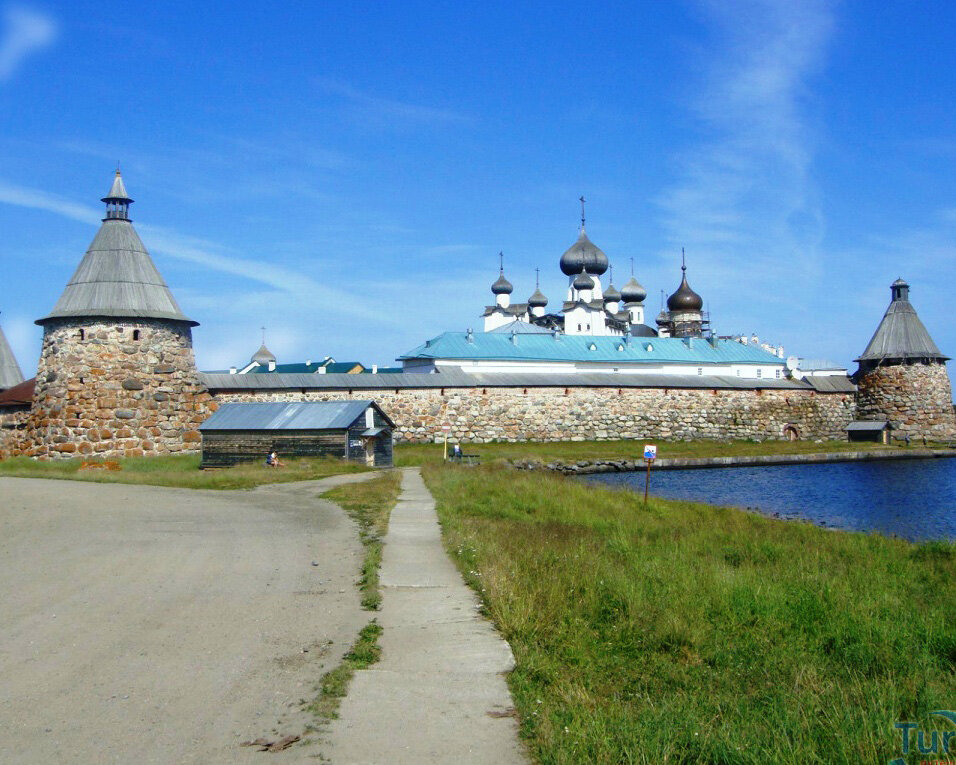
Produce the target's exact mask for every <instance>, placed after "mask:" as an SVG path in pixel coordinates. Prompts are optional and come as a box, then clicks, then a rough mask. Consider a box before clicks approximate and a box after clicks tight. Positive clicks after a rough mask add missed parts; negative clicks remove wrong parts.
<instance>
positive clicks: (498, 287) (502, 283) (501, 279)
mask: <svg viewBox="0 0 956 765" xmlns="http://www.w3.org/2000/svg"><path fill="white" fill-rule="evenodd" d="M491 291H492V292H493V293H494V294H496V295H510V294H511V293H512V292H514V287H512V286H511V282H509V281H508V280H507V279H505V272H504V271H502V272H501V274H500V275H499V276H498V281H496V282H495V283H494V284H492V285H491Z"/></svg>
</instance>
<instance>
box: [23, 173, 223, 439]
mask: <svg viewBox="0 0 956 765" xmlns="http://www.w3.org/2000/svg"><path fill="white" fill-rule="evenodd" d="M132 201H133V200H132V199H130V198H129V196H128V195H127V193H126V187H125V186H124V184H123V178H122V177H121V175H120V172H119V170H117V171H116V177H115V178H114V179H113V185H112V188H110V192H109V194H108V195H107V196H105V197H104V198H103V202H105V203H106V217H105V218H103V224H102V226H100V230H99V232H98V233H97V234H96V237H95V238H94V239H93V243H92V244H91V245H90V247H89V249H88V250H87V252H86V255H85V256H84V257H83V260H82V261H81V262H80V265H79V267H78V268H77V269H76V273H74V274H73V278H72V279H70V281H69V283H68V284H67V285H66V289H65V290H64V291H63V294H62V295H61V296H60V299H59V300H58V301H57V303H56V305H55V306H54V307H53V310H52V311H51V312H50V313H49V314H47V315H46V316H44V317H43V318H42V319H38V320H37V322H36V323H37V324H39V325H40V326H42V327H43V347H42V350H41V353H40V363H39V366H38V368H37V379H36V391H35V394H34V399H33V407H32V409H31V412H30V418H29V423H28V427H27V429H26V431H25V434H26V435H25V438H24V440H23V442H22V443H21V452H22V453H24V454H28V455H30V456H34V457H71V456H79V455H96V456H104V457H113V456H140V455H157V454H169V453H175V452H182V451H195V450H197V449H198V447H199V440H200V436H199V432H198V427H199V424H200V423H201V422H202V421H203V420H204V419H205V418H206V416H208V413H209V411H210V405H211V398H210V396H209V394H208V392H207V391H206V390H205V388H204V387H203V386H202V385H201V383H200V382H199V376H198V372H197V370H196V362H195V358H194V356H193V347H192V327H195V326H197V322H195V321H192V320H191V319H188V318H187V317H186V316H184V315H183V313H182V311H180V309H179V306H178V305H177V304H176V301H175V299H174V298H173V296H172V294H171V293H170V291H169V288H168V287H167V286H166V283H165V282H164V281H163V278H162V277H161V276H160V275H159V271H157V270H156V266H155V265H154V264H153V260H152V258H151V257H150V256H149V253H148V252H147V251H146V248H145V247H144V246H143V243H142V241H140V238H139V236H138V235H137V233H136V230H135V229H134V228H133V224H132V221H131V220H130V218H129V206H130V204H131V203H132ZM212 406H213V407H214V406H215V405H214V404H213V405H212Z"/></svg>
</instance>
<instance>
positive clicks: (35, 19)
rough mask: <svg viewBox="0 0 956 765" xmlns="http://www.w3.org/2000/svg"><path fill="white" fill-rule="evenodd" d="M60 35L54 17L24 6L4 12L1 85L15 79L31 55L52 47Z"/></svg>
mask: <svg viewBox="0 0 956 765" xmlns="http://www.w3.org/2000/svg"><path fill="white" fill-rule="evenodd" d="M56 35H57V24H56V21H55V20H54V19H53V18H52V17H51V16H48V15H46V14H44V13H40V12H39V11H36V10H33V9H30V8H26V7H24V6H17V5H8V6H7V7H6V8H4V10H3V37H2V38H0V82H3V81H5V80H9V79H10V78H12V77H13V75H14V74H15V73H16V71H17V69H19V68H20V65H21V64H22V63H23V62H24V61H25V60H26V59H27V57H29V56H30V54H32V53H35V52H37V51H39V50H42V49H43V48H46V47H47V46H49V45H51V44H52V43H53V41H54V40H55V39H56Z"/></svg>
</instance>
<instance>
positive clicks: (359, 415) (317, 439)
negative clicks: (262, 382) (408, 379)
mask: <svg viewBox="0 0 956 765" xmlns="http://www.w3.org/2000/svg"><path fill="white" fill-rule="evenodd" d="M394 427H395V423H393V422H392V421H391V419H389V417H388V415H386V414H385V413H384V412H383V411H382V410H381V409H380V408H379V406H378V404H376V403H375V402H374V401H297V402H262V403H260V402H255V403H230V404H222V405H221V406H220V407H219V409H218V410H216V412H215V413H213V415H212V416H211V417H210V418H209V419H208V420H206V421H205V422H204V423H203V424H202V425H201V426H200V427H199V431H200V432H201V433H202V465H201V466H202V467H204V468H207V467H227V466H229V465H235V464H238V463H240V462H256V461H260V462H263V463H264V462H265V460H266V456H267V455H268V454H269V452H270V451H272V450H273V449H275V450H276V451H277V452H278V453H279V458H280V459H281V458H283V457H344V458H345V459H350V460H356V461H359V462H363V463H364V464H366V465H370V466H374V467H390V466H391V465H392V429H393V428H394Z"/></svg>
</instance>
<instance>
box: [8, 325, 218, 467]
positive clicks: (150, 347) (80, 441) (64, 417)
mask: <svg viewBox="0 0 956 765" xmlns="http://www.w3.org/2000/svg"><path fill="white" fill-rule="evenodd" d="M216 406H217V405H216V404H215V403H214V402H213V401H212V398H211V396H210V395H209V393H208V391H206V389H205V387H204V386H202V384H201V383H200V382H199V378H198V374H197V371H196V362H195V359H194V356H193V348H192V332H191V330H190V328H189V326H188V325H186V324H184V323H183V322H173V321H162V320H156V319H141V320H135V319H117V320H103V319H69V320H59V321H51V322H49V323H47V325H46V327H45V331H44V335H43V348H42V350H41V355H40V364H39V367H38V369H37V380H36V392H35V394H34V399H33V407H32V409H31V411H30V413H29V416H28V420H27V427H26V428H25V429H24V430H23V431H21V433H20V437H19V439H18V443H16V444H15V445H14V446H13V451H14V452H15V453H20V454H26V455H29V456H32V457H41V458H55V457H76V456H87V455H89V456H99V457H138V456H142V455H161V454H170V453H183V452H198V451H199V449H200V443H201V439H200V435H199V430H198V428H199V425H200V424H201V423H202V422H203V421H204V420H205V419H206V418H207V417H208V416H209V414H210V413H211V412H212V411H214V409H215V408H216Z"/></svg>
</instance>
